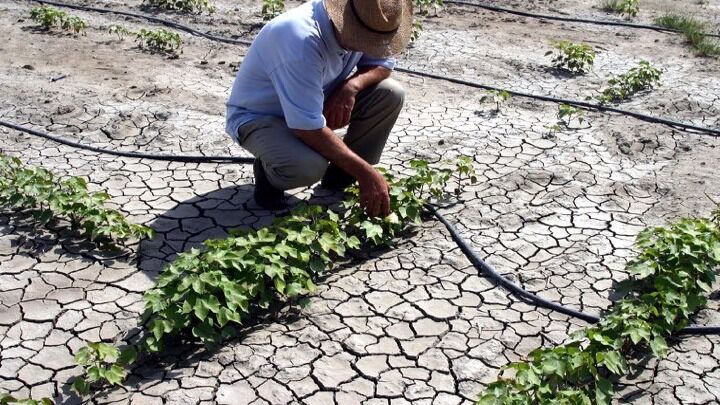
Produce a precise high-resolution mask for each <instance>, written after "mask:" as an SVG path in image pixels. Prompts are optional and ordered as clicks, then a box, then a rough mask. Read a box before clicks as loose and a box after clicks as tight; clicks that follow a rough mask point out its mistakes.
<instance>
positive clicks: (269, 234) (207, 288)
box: [73, 157, 477, 395]
mask: <svg viewBox="0 0 720 405" xmlns="http://www.w3.org/2000/svg"><path fill="white" fill-rule="evenodd" d="M411 168H412V171H413V173H412V174H411V175H409V176H407V177H402V178H398V177H395V176H393V175H392V174H390V173H388V172H387V171H383V174H384V175H385V177H386V178H387V180H388V185H389V187H390V200H391V202H390V206H391V207H392V209H391V212H390V214H389V215H388V216H386V217H384V218H369V217H367V215H366V214H365V212H364V210H363V208H362V207H361V205H360V202H359V199H360V190H359V189H358V187H357V186H352V187H350V188H348V189H347V192H348V195H349V196H348V198H347V199H346V200H345V201H344V202H343V203H342V204H341V209H340V211H339V212H336V211H334V210H331V209H327V208H324V207H321V206H318V205H300V206H298V207H296V208H295V209H293V210H292V211H291V212H290V213H289V214H288V215H286V216H282V217H279V218H276V219H275V221H274V222H273V223H272V225H270V226H268V227H265V228H262V229H259V230H241V231H233V232H231V233H230V236H229V237H227V238H224V239H216V240H207V241H205V242H204V248H203V249H192V250H190V251H187V252H184V253H182V254H180V255H179V256H178V257H177V258H176V260H174V261H173V262H172V263H169V264H168V265H166V266H165V267H164V268H163V270H162V272H161V274H160V275H159V277H158V280H157V284H156V285H155V287H154V288H152V289H150V290H148V291H147V292H146V293H145V294H144V301H145V312H144V314H143V315H142V318H141V323H142V324H143V325H144V326H145V333H144V335H143V337H142V338H141V339H140V341H139V342H137V343H136V344H134V345H129V346H127V347H125V348H124V349H123V350H120V349H118V348H115V347H113V346H111V345H108V344H106V343H91V344H89V345H88V346H87V347H85V348H83V349H81V350H80V351H79V352H78V353H77V355H76V361H77V363H78V364H80V365H82V366H83V367H85V370H86V373H85V375H84V376H82V377H80V378H78V379H76V380H75V381H74V382H73V389H74V390H75V391H76V392H78V393H79V394H81V395H84V394H87V393H89V392H90V391H91V390H92V388H93V387H94V386H97V385H102V384H110V385H116V384H120V383H121V382H122V381H123V380H124V378H125V375H126V373H127V369H128V367H129V366H130V365H131V364H133V363H134V362H135V359H136V358H137V356H138V354H141V353H147V352H149V353H153V352H158V351H160V350H162V348H163V345H164V344H165V343H166V342H167V340H168V339H169V338H172V339H187V340H191V341H199V342H202V343H203V344H205V345H207V346H213V345H217V344H218V343H220V342H222V341H223V340H225V339H227V338H229V337H232V336H234V334H235V331H236V328H237V327H238V326H240V325H243V324H244V323H246V322H247V321H248V319H249V318H250V317H251V315H252V313H253V311H257V310H260V309H265V308H268V307H269V306H270V305H271V303H273V302H276V301H289V302H291V303H292V302H294V301H296V300H297V299H298V298H299V297H301V296H304V295H307V294H310V293H312V292H313V291H314V290H315V280H316V279H317V277H318V275H320V274H321V273H324V272H326V271H328V270H330V269H332V267H333V264H334V263H336V262H338V261H342V260H348V259H349V258H351V256H352V254H353V252H358V251H359V250H361V249H366V248H371V247H376V246H388V245H391V244H392V241H393V238H394V237H395V236H396V235H398V233H399V232H401V231H403V230H404V229H406V228H407V227H408V226H409V225H411V224H414V223H418V222H419V221H420V219H421V213H422V212H423V208H424V205H425V204H426V203H427V201H428V200H429V199H433V200H440V199H447V198H448V197H449V196H450V195H452V194H453V193H454V194H459V193H460V192H461V187H462V185H463V184H466V183H468V182H471V183H474V182H475V181H476V180H477V179H476V178H475V173H474V169H473V165H472V160H471V159H470V158H469V157H461V158H459V159H458V160H457V161H456V162H455V163H454V164H453V165H452V166H445V167H443V168H439V169H437V168H431V167H430V165H429V164H428V163H427V162H426V161H423V160H414V161H412V162H411ZM449 183H454V184H455V188H454V190H453V193H448V192H446V189H447V188H448V185H449Z"/></svg>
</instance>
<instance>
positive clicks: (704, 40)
mask: <svg viewBox="0 0 720 405" xmlns="http://www.w3.org/2000/svg"><path fill="white" fill-rule="evenodd" d="M655 23H656V24H658V25H659V26H661V27H665V28H671V29H674V30H678V31H680V32H682V34H683V35H684V36H685V40H686V41H687V42H688V43H689V44H690V46H692V47H693V48H694V49H695V51H696V52H697V54H698V55H700V56H720V45H718V44H717V43H716V42H713V41H712V40H710V39H709V38H708V37H707V35H705V32H706V31H707V29H708V27H707V24H706V23H704V22H702V21H700V20H698V19H696V18H694V17H691V16H685V15H680V14H665V15H663V16H662V17H659V18H657V19H656V20H655Z"/></svg>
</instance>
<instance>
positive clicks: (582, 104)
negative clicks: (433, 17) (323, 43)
mask: <svg viewBox="0 0 720 405" xmlns="http://www.w3.org/2000/svg"><path fill="white" fill-rule="evenodd" d="M33 1H36V2H39V3H41V4H50V5H53V6H57V7H67V8H72V9H76V10H85V11H93V12H99V13H110V14H118V15H125V16H130V17H135V18H143V19H146V20H149V21H154V22H157V23H160V24H165V25H167V26H170V27H173V28H176V29H178V30H181V31H185V32H188V33H190V34H193V35H198V36H201V37H204V38H207V39H210V40H213V41H219V42H224V43H229V44H240V45H250V44H251V42H250V41H246V40H240V39H233V38H227V37H222V36H218V35H214V34H210V33H207V32H202V31H198V30H196V29H194V28H191V27H188V26H186V25H183V24H180V23H176V22H173V21H170V20H166V19H163V18H158V17H154V16H149V15H146V14H140V13H133V12H128V11H119V10H113V9H109V8H100V7H91V6H81V5H75V4H68V3H63V2H59V1H54V0H33ZM468 4H473V3H468ZM395 70H396V71H398V72H402V73H406V74H411V75H416V76H422V77H427V78H430V79H435V80H443V81H447V82H450V83H455V84H460V85H463V86H468V87H474V88H478V89H485V90H498V91H506V92H508V93H509V94H511V95H513V96H516V97H523V98H531V99H535V100H541V101H546V102H551V103H561V104H569V105H574V106H577V107H583V108H586V109H590V110H597V111H600V112H612V113H616V114H621V115H627V116H629V117H633V118H636V119H639V120H641V121H646V122H651V123H655V124H662V125H667V126H670V127H673V128H676V129H680V130H685V131H695V132H699V133H706V134H709V135H713V136H720V129H714V128H706V127H701V126H697V125H692V124H686V123H684V122H679V121H674V120H669V119H665V118H660V117H655V116H652V115H647V114H643V113H638V112H634V111H629V110H623V109H621V108H615V107H609V106H605V105H601V104H595V103H588V102H586V101H579V100H570V99H563V98H558V97H551V96H543V95H538V94H530V93H524V92H520V91H515V90H508V89H503V88H500V87H495V86H489V85H484V84H480V83H475V82H471V81H468V80H463V79H458V78H455V77H448V76H442V75H437V74H434V73H429V72H422V71H418V70H413V69H408V68H401V67H396V68H395Z"/></svg>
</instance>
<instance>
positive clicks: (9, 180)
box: [0, 154, 154, 243]
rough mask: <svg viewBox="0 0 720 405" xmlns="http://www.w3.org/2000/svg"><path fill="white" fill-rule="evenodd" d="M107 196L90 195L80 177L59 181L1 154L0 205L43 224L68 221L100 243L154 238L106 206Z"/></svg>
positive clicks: (41, 170) (47, 172) (43, 171)
mask: <svg viewBox="0 0 720 405" xmlns="http://www.w3.org/2000/svg"><path fill="white" fill-rule="evenodd" d="M108 199H110V196H109V195H108V194H107V193H103V192H96V193H90V192H89V191H88V189H87V182H86V181H85V179H83V178H81V177H70V178H68V179H66V180H62V181H60V180H58V179H56V178H55V176H54V175H53V174H52V173H51V172H49V171H48V170H45V169H43V168H33V167H25V166H24V165H23V164H22V162H21V161H20V160H19V159H17V158H9V157H6V156H4V155H2V154H0V206H6V207H10V208H14V209H25V210H29V211H30V212H31V213H32V215H33V217H34V218H35V219H36V220H37V221H38V222H39V223H41V224H47V223H50V222H52V221H55V220H58V219H66V220H68V221H69V222H70V226H71V228H72V229H73V230H75V231H77V232H78V233H80V234H82V235H84V236H87V237H89V239H90V240H91V241H98V242H101V243H105V242H109V243H113V242H115V241H124V240H127V239H129V238H131V237H136V238H139V239H142V238H148V237H152V236H153V235H154V232H153V230H152V229H150V228H148V227H146V226H142V225H137V224H133V223H130V222H128V221H127V219H126V218H125V216H124V215H123V214H121V213H120V212H119V211H117V210H114V209H110V208H107V207H105V202H106V201H107V200H108Z"/></svg>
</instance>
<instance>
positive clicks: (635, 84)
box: [598, 61, 662, 104]
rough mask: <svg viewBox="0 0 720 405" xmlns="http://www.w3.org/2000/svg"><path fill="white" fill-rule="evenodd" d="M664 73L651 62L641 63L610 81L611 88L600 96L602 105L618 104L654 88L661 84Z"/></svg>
mask: <svg viewBox="0 0 720 405" xmlns="http://www.w3.org/2000/svg"><path fill="white" fill-rule="evenodd" d="M661 75H662V71H661V70H660V69H658V68H656V67H653V66H652V65H651V64H650V62H647V61H641V62H640V64H639V65H638V66H637V67H634V68H632V69H630V70H629V71H628V72H626V73H623V74H621V75H618V76H615V77H612V78H611V79H610V80H608V84H609V87H608V88H606V89H605V90H603V92H602V94H601V95H600V96H598V101H600V103H601V104H607V103H617V102H620V101H623V100H626V99H628V98H630V97H631V96H632V95H634V94H636V93H638V92H640V91H642V90H647V89H650V88H653V87H654V86H655V85H656V84H658V83H659V82H660V76H661Z"/></svg>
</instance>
